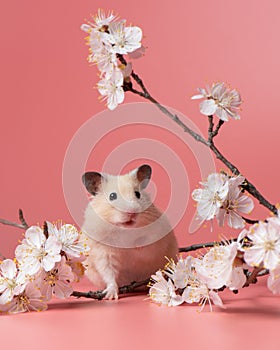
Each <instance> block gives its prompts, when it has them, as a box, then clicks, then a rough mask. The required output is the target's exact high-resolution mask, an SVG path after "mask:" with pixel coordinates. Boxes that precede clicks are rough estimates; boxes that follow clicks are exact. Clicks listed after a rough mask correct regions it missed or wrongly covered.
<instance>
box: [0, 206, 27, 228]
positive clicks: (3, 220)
mask: <svg viewBox="0 0 280 350" xmlns="http://www.w3.org/2000/svg"><path fill="white" fill-rule="evenodd" d="M19 220H20V222H21V224H18V223H17V222H13V221H9V220H6V219H1V218H0V224H3V225H8V226H13V227H17V228H20V229H23V230H26V229H28V227H29V226H28V225H27V223H26V221H25V219H24V216H23V212H22V210H21V209H19Z"/></svg>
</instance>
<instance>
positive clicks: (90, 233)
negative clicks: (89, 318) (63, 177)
mask: <svg viewBox="0 0 280 350" xmlns="http://www.w3.org/2000/svg"><path fill="white" fill-rule="evenodd" d="M151 172H152V169H151V167H150V166H149V165H146V164H145V165H142V166H140V167H139V168H137V169H134V170H133V171H131V172H129V173H127V174H125V175H119V176H114V175H108V174H104V173H97V172H87V173H85V174H84V175H83V177H82V180H83V183H84V185H85V187H86V189H87V190H88V192H89V193H90V194H91V195H92V197H91V200H90V203H89V204H88V206H87V208H86V211H85V220H84V224H83V226H82V232H83V233H84V234H85V235H86V236H87V237H88V238H89V239H88V242H89V246H90V252H89V256H88V257H87V259H86V261H85V262H84V265H85V267H86V275H87V277H88V278H89V280H90V281H91V282H92V283H93V284H94V286H95V287H96V288H98V289H105V292H106V299H117V298H118V287H120V286H122V285H126V284H129V283H131V282H133V281H141V280H143V279H146V278H148V277H149V276H151V275H152V274H153V273H154V272H155V271H156V270H158V269H160V268H163V267H164V265H165V264H166V262H167V261H166V257H168V258H173V259H174V260H176V259H177V254H178V244H177V240H176V237H175V235H174V233H173V231H172V228H171V226H170V223H169V221H168V219H167V217H166V216H165V215H164V214H162V213H161V211H160V210H159V209H158V208H157V207H156V206H155V205H154V204H153V203H151V200H150V197H149V195H148V194H147V193H146V192H145V191H144V189H145V188H146V186H147V185H148V183H149V180H150V177H151Z"/></svg>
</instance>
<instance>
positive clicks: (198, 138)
mask: <svg viewBox="0 0 280 350" xmlns="http://www.w3.org/2000/svg"><path fill="white" fill-rule="evenodd" d="M117 57H118V59H119V60H120V62H121V63H122V64H124V65H125V66H126V65H127V62H126V60H125V58H124V57H123V55H121V54H118V55H117ZM131 77H132V78H133V80H134V81H135V82H136V83H137V85H138V86H139V87H140V88H141V90H142V91H138V90H136V89H134V88H133V84H132V82H131V81H130V82H129V83H124V90H125V91H130V92H132V93H134V94H137V95H139V96H141V97H143V98H145V99H146V100H148V101H150V102H151V103H153V104H155V105H156V106H157V108H158V109H159V110H160V111H161V112H162V113H164V114H165V115H166V116H168V117H169V118H170V119H172V120H173V121H174V122H175V123H176V124H177V125H179V126H180V127H181V128H182V129H183V130H184V131H185V132H187V133H188V134H189V135H191V136H192V137H193V138H194V139H195V140H196V141H198V142H201V143H203V144H204V145H205V146H207V147H209V148H210V149H211V150H212V152H213V153H214V154H215V156H216V158H217V159H219V160H220V161H221V162H222V163H224V165H225V166H226V167H227V168H228V169H230V171H231V172H232V173H233V174H234V175H241V172H240V171H239V170H238V168H237V167H236V166H235V165H234V164H233V163H231V162H230V161H229V160H228V159H227V158H226V157H225V156H224V155H223V154H222V153H221V152H220V151H219V149H218V148H217V147H216V146H215V144H214V141H213V138H214V137H215V136H217V135H218V133H219V130H220V128H221V127H222V125H223V124H224V122H223V121H222V120H220V121H219V122H218V124H217V126H216V128H215V129H214V123H213V116H209V117H208V120H209V128H208V140H206V139H204V138H203V137H202V136H201V135H199V134H197V133H196V132H194V131H193V130H191V129H190V128H189V127H188V126H187V125H186V124H185V123H184V122H183V121H182V120H181V119H180V118H179V117H178V116H177V115H176V114H173V113H172V112H170V111H169V110H168V109H167V108H166V107H164V106H163V105H161V104H160V103H159V102H158V101H157V100H156V99H155V98H154V97H152V96H151V94H150V93H149V91H148V89H147V88H146V86H145V84H144V82H143V80H142V79H141V78H140V77H139V75H137V74H136V73H135V72H134V71H132V73H131ZM242 187H243V188H244V189H245V190H246V191H247V192H248V193H250V194H251V195H252V196H253V197H254V198H256V199H257V200H258V201H259V203H260V204H261V205H263V206H265V207H266V208H267V209H269V210H270V211H271V212H272V213H273V214H275V215H277V213H278V210H277V208H276V206H275V205H273V204H271V203H270V202H269V201H268V200H267V199H266V198H264V197H263V195H262V194H261V193H260V192H259V191H258V190H257V188H256V187H255V186H254V185H253V184H252V183H251V182H250V181H249V180H248V179H245V184H243V185H242Z"/></svg>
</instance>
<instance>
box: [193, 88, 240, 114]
mask: <svg viewBox="0 0 280 350" xmlns="http://www.w3.org/2000/svg"><path fill="white" fill-rule="evenodd" d="M198 91H199V94H198V95H194V96H193V97H192V99H193V100H196V99H200V98H204V101H202V102H201V103H200V105H199V109H200V112H201V113H202V114H204V115H208V116H209V115H216V116H217V117H218V118H219V119H221V120H223V121H228V120H229V117H230V118H233V119H240V116H239V115H238V111H239V108H240V105H241V102H242V101H241V97H240V94H239V92H238V91H237V90H235V89H234V90H230V89H229V88H228V87H227V86H226V84H225V83H213V84H212V86H211V87H209V86H207V87H206V89H203V88H198Z"/></svg>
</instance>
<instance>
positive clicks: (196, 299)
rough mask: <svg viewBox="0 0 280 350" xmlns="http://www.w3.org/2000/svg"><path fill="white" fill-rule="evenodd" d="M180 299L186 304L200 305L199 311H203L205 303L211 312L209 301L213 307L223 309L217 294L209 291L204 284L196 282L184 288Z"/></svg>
mask: <svg viewBox="0 0 280 350" xmlns="http://www.w3.org/2000/svg"><path fill="white" fill-rule="evenodd" d="M182 299H183V300H184V301H185V302H186V303H188V304H192V303H199V304H200V305H201V309H200V311H202V310H203V309H204V306H205V305H206V303H207V301H208V302H209V305H210V310H211V311H212V304H211V301H212V302H213V304H214V305H216V306H219V307H221V308H225V306H224V305H223V301H222V299H221V298H220V296H219V294H218V293H217V292H215V291H213V290H209V289H208V287H207V286H206V284H203V283H200V282H198V281H197V282H195V283H193V284H192V285H190V286H188V287H186V288H185V290H184V292H183V294H182Z"/></svg>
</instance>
